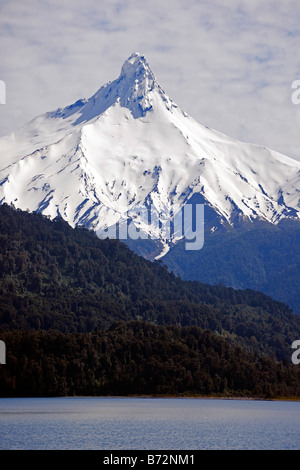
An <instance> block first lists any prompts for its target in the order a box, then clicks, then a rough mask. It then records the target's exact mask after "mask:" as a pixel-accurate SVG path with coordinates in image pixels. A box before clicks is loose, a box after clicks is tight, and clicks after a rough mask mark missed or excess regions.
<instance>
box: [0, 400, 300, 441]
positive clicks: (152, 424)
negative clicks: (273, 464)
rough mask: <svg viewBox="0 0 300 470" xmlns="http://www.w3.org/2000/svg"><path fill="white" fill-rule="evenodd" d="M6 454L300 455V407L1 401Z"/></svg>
mask: <svg viewBox="0 0 300 470" xmlns="http://www.w3.org/2000/svg"><path fill="white" fill-rule="evenodd" d="M0 449H1V450H14V449H21V450H61V449H64V450H68V449H71V450H84V449H85V450H107V449H113V450H120V449H124V450H131V449H134V450H159V449H161V450H189V449H190V450H204V449H210V450H213V449H217V450H239V449H243V450H247V449H249V450H264V449H265V450H273V449H274V450H275V449H276V450H282V449H291V450H292V449H297V450H299V449H300V402H292V401H290V402H289V401H256V400H223V399H192V398H191V399H189V398H183V399H181V398H106V397H105V398H102V397H101V398H98V397H96V398H93V397H78V398H77V397H76V398H75V397H65V398H0Z"/></svg>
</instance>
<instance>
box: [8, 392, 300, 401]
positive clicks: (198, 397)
mask: <svg viewBox="0 0 300 470" xmlns="http://www.w3.org/2000/svg"><path fill="white" fill-rule="evenodd" d="M1 398H4V399H7V398H17V399H18V398H30V399H38V398H141V399H166V400H167V399H179V400H184V399H189V400H191V399H193V400H238V401H242V400H245V401H291V402H298V401H299V402H300V397H297V396H296V397H274V398H268V397H251V396H236V397H235V396H226V395H224V396H218V395H211V396H210V395H146V394H145V395H144V394H143V395H135V394H133V395H65V396H62V395H58V396H47V395H46V396H22V395H20V396H14V397H10V396H6V397H0V399H1Z"/></svg>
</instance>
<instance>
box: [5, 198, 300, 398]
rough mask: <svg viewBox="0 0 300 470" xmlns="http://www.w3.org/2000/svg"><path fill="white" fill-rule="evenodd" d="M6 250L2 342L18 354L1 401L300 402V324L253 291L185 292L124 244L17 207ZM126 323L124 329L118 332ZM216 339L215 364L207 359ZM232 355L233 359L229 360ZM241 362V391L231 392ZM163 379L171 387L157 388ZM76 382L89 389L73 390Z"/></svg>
mask: <svg viewBox="0 0 300 470" xmlns="http://www.w3.org/2000/svg"><path fill="white" fill-rule="evenodd" d="M0 250H1V251H0V273H1V274H0V276H1V277H0V339H2V340H5V341H6V343H7V364H6V365H5V366H3V367H1V369H0V378H1V383H2V392H1V393H2V395H3V394H4V395H5V390H6V393H7V394H15V395H16V394H24V393H26V394H27V395H28V394H29V395H30V394H38V395H39V394H43V393H44V394H45V393H49V394H50V393H52V394H60V393H63V394H73V393H75V394H79V393H83V394H84V393H95V394H98V393H101V394H104V393H110V394H113V393H116V394H118V393H172V390H173V392H174V393H184V392H187V393H221V392H222V390H221V389H223V391H225V390H228V391H229V392H230V393H235V392H237V393H244V392H243V390H244V391H245V390H246V392H245V393H248V394H249V393H250V394H251V393H253V394H260V393H267V390H268V393H269V394H270V393H271V391H270V390H272V388H273V392H272V393H275V394H289V395H297V394H298V382H299V369H298V368H297V366H293V365H292V364H291V359H290V358H291V353H292V350H291V344H292V342H293V341H294V340H295V339H299V338H300V317H299V316H297V315H295V314H293V313H292V311H291V310H290V309H289V308H288V307H287V306H286V305H285V304H283V303H280V302H275V301H273V300H272V299H271V298H269V297H267V296H266V295H264V294H262V293H259V292H255V291H251V290H246V291H242V290H234V289H231V288H225V287H222V286H215V287H212V286H209V285H206V284H201V283H199V282H186V281H182V280H181V279H180V278H178V277H176V276H175V275H174V274H172V273H170V272H168V270H167V268H166V267H164V266H162V265H161V263H158V262H155V263H151V262H150V261H146V260H145V259H143V258H141V257H138V256H137V255H136V254H134V253H133V252H132V251H131V250H129V248H128V247H126V246H125V245H124V244H123V243H121V242H120V241H118V240H99V239H98V238H97V237H96V236H95V235H94V234H93V233H91V232H88V231H87V230H86V229H81V228H77V229H72V228H71V227H70V226H69V225H68V224H67V223H66V222H64V221H63V220H62V219H60V218H58V219H55V220H54V221H50V220H48V219H47V218H45V217H43V216H41V215H39V214H29V213H26V212H22V211H20V210H15V209H13V208H12V207H9V206H6V205H2V206H0ZM132 321H133V323H132ZM115 322H122V323H121V324H122V325H123V326H122V327H120V328H119V327H118V328H117V329H116V327H115V325H116V323H115ZM128 322H131V323H129V324H127V323H128ZM134 322H135V323H134ZM113 325H114V326H113ZM195 328H196V329H195ZM205 330H209V331H207V332H206V333H205ZM143 331H147V334H146V336H145V334H144V333H143V334H141V332H143ZM185 332H191V334H192V335H193V334H194V333H193V332H196V333H195V334H196V340H195V341H194V340H193V341H192V342H189V341H187V338H188V337H189V334H187V333H185ZM174 335H175V336H174ZM205 335H208V336H205ZM158 337H159V340H158V339H157V340H156V343H155V342H152V341H151V338H153V340H154V338H158ZM208 337H209V338H210V339H209V340H210V342H211V343H210V346H209V348H208V349H209V353H208V349H207V348H206V346H205V348H204V347H202V343H203V341H204V338H208ZM112 338H114V340H113V339H112ZM145 338H147V341H145ZM164 338H165V339H164ZM178 338H180V340H179V339H178ZM119 340H120V341H119ZM202 340H203V341H202ZM103 341H104V343H107V348H108V349H106V350H104V349H103V348H102V346H101V347H100V343H101V344H103ZM164 341H165V344H164ZM178 341H179V343H180V346H178V348H177V347H175V344H177V345H178V344H179V343H178ZM214 342H215V347H214V346H213V345H212V343H214ZM55 344H56V346H55ZM155 344H156V346H155ZM158 344H159V346H158ZM203 344H204V343H203ZM138 345H140V346H138ZM146 345H147V347H146ZM219 345H221V346H220V348H221V349H220V351H221V352H219V353H217V351H219V349H218V348H219ZM136 348H140V349H139V350H140V352H139V353H137V349H136ZM145 348H146V349H145ZM224 348H225V349H224ZM228 348H230V349H228ZM214 349H215V353H214V354H217V356H218V358H217V356H214V354H212V351H213V350H214ZM223 350H224V351H226V350H228V351H230V354H229V353H228V354H229V355H228V356H227V358H226V357H224V356H223V354H222V351H223ZM105 351H106V352H105ZM107 351H109V356H107ZM128 351H129V352H130V353H129V352H128ZM159 351H161V354H162V357H161V358H160V352H159ZM163 351H165V353H163ZM128 354H129V355H128ZM266 355H267V356H268V359H266ZM132 357H134V359H132ZM167 357H168V359H167ZM212 357H213V358H214V359H212ZM237 357H239V358H240V359H239V360H240V363H241V369H240V372H241V373H240V374H238V375H240V377H243V374H244V379H245V380H244V379H243V380H242V379H241V380H242V381H241V382H240V383H239V382H238V381H236V380H235V379H233V376H232V380H231V381H230V374H233V371H234V370H237V367H236V363H237V360H238V359H237ZM130 358H131V359H132V361H131V359H130ZM266 360H267V362H266V363H263V362H260V361H266ZM275 360H276V361H283V363H278V362H276V361H275ZM197 361H198V365H197ZM199 361H200V362H199ZM268 361H269V362H268ZM46 364H48V365H46ZM151 364H152V366H151V367H150V365H151ZM154 364H155V365H156V366H155V367H154ZM159 364H160V365H159ZM213 364H215V366H216V367H217V368H216V369H214V366H213ZM217 364H218V366H217ZM233 364H235V366H234V367H232V365H233ZM242 364H243V365H242ZM249 364H252V365H251V367H249ZM262 364H265V365H262ZM266 364H268V366H267V368H268V370H269V371H271V372H270V373H266V370H265V366H266ZM49 367H50V369H51V371H52V372H51V373H50V372H49V374H50V375H49V374H48V372H47V370H48V371H49ZM131 368H132V369H131ZM155 368H156V370H160V371H161V372H160V376H161V380H160V381H159V380H158V379H155V380H156V382H155V385H153V383H152V385H151V384H150V382H149V380H150V381H151V380H152V379H151V377H152V376H153V374H154V375H155ZM180 370H181V372H179V371H180ZM222 370H223V372H222ZM242 370H244V372H242ZM246 370H248V371H249V380H250V382H251V380H252V382H251V384H252V385H251V386H250V382H249V381H248V382H247V380H248V378H247V374H246ZM250 370H251V374H252V375H251V374H250ZM25 371H26V373H25ZM76 371H77V372H76ZM80 371H81V372H80ZM130 371H131V372H130ZM132 371H134V374H133V373H132ZM147 371H148V372H147ZM230 371H231V372H230ZM259 371H261V373H260V372H259ZM45 374H46V375H45ZM47 374H48V375H47ZM76 374H79V375H78V377H80V378H78V381H79V382H80V383H81V384H82V385H80V386H79V385H78V384H79V382H78V384H77V385H76V386H75V385H72V383H73V382H72V381H73V380H75V376H77V375H76ZM180 374H181V375H180ZM197 374H198V375H197ZM199 374H200V375H199ZM245 374H246V375H245ZM286 374H287V375H286ZM289 374H290V375H289ZM121 376H124V377H127V378H126V380H125V378H124V380H123V382H122V380H121V379H120V377H121ZM146 376H147V377H146ZM155 376H156V375H155ZM50 377H51V378H50ZM53 377H56V378H55V381H56V385H55V386H54V385H53V386H52V385H51V383H52V382H53V380H54V378H53ZM84 377H85V378H84ZM130 377H131V378H130ZM156 377H158V376H156ZM164 377H169V379H168V380H167V379H164ZM179 377H181V379H180V380H179ZM188 377H189V378H188ZM197 377H198V378H197ZM199 377H202V379H201V380H200V378H199ZM218 377H220V383H222V384H223V385H220V384H219V378H218ZM250 377H252V379H250ZM263 377H265V379H263ZM288 377H290V378H289V379H288ZM291 377H292V378H291ZM225 379H226V380H225ZM153 380H154V379H153ZM166 381H167V382H169V384H172V385H169V386H167V385H166ZM84 383H86V386H84V385H83V384H84ZM179 383H180V384H179ZM258 383H259V384H260V385H259V387H258ZM63 384H65V385H63ZM105 384H106V385H105ZM114 384H115V385H114ZM141 384H144V385H143V386H142V385H141ZM163 384H165V385H163ZM184 384H185V385H184ZM200 384H201V386H200ZM205 384H206V385H205ZM209 384H210V385H209ZM217 384H219V385H217ZM267 384H269V385H267ZM272 384H273V387H272ZM114 387H115V388H114ZM257 387H258V388H257ZM47 390H48V392H47ZM51 390H52V392H50V391H51Z"/></svg>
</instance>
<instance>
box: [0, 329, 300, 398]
mask: <svg viewBox="0 0 300 470" xmlns="http://www.w3.org/2000/svg"><path fill="white" fill-rule="evenodd" d="M1 337H2V339H3V340H4V341H5V343H6V345H7V364H6V365H5V366H3V367H1V368H0V383H1V389H0V395H1V396H2V397H4V396H20V395H21V396H66V395H68V396H73V395H94V396H96V395H133V394H140V395H143V394H145V395H170V394H171V395H178V396H181V395H185V396H187V395H189V396H190V395H206V396H211V395H222V396H228V397H230V396H232V397H235V396H251V397H262V398H275V397H279V396H285V397H288V396H300V369H299V367H297V366H295V365H292V364H291V365H288V366H287V365H286V366H284V365H283V364H282V363H278V362H276V361H275V360H273V359H271V358H270V357H268V356H258V355H255V354H254V353H247V352H245V351H244V350H243V349H242V348H240V347H236V346H235V347H234V346H232V345H230V344H229V343H228V342H227V341H226V340H225V339H224V338H221V337H217V336H216V335H215V334H213V333H212V332H210V331H208V330H202V329H201V328H199V327H197V326H189V327H181V326H178V325H177V326H175V325H164V326H157V325H153V324H149V323H146V322H140V321H132V322H126V323H124V322H118V323H114V324H113V325H112V326H111V327H110V328H109V330H107V331H99V330H95V331H94V332H90V333H72V334H71V333H65V334H64V333H61V332H58V331H47V332H46V331H21V330H19V331H14V332H3V333H2V335H1Z"/></svg>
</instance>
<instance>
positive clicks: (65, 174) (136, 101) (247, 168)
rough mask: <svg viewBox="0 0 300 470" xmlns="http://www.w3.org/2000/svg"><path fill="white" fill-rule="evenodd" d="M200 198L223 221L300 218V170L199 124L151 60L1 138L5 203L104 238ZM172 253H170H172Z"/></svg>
mask: <svg viewBox="0 0 300 470" xmlns="http://www.w3.org/2000/svg"><path fill="white" fill-rule="evenodd" d="M196 194H200V195H201V197H202V198H203V199H204V200H205V202H206V203H207V204H208V205H209V206H210V207H211V208H212V209H213V210H214V211H215V212H216V214H218V216H219V217H220V219H222V220H226V221H228V222H229V223H230V222H231V220H232V218H233V215H236V214H237V213H238V214H239V215H241V216H242V217H246V218H250V219H254V218H257V217H260V218H263V219H265V220H268V221H270V222H272V223H277V222H278V221H279V220H281V219H282V218H285V217H291V218H296V219H299V218H300V162H297V161H295V160H292V159H290V158H288V157H285V156H284V155H281V154H279V153H277V152H275V151H272V150H270V149H267V148H263V147H259V146H255V145H251V144H246V143H242V142H239V141H237V140H234V139H230V138H229V137H226V136H225V135H223V134H220V133H218V132H216V131H214V130H212V129H208V128H207V127H204V126H202V125H200V124H199V123H197V122H196V121H194V120H193V119H192V118H191V117H190V116H188V115H187V114H186V113H184V112H183V111H182V110H181V109H180V108H179V107H178V106H177V105H176V104H175V103H173V102H172V101H171V99H170V98H169V97H168V96H167V95H166V94H165V92H164V91H163V90H162V88H161V87H160V85H159V84H158V82H157V81H156V79H155V77H154V75H153V73H152V71H151V69H150V67H149V65H148V63H147V62H146V60H145V58H144V57H143V56H141V55H140V54H138V53H135V54H132V55H131V56H130V57H129V58H128V59H127V61H126V62H125V63H124V65H123V67H122V69H121V73H120V76H119V77H118V78H117V79H116V80H114V81H113V82H109V83H108V84H106V85H104V86H102V87H101V88H100V89H99V90H98V91H97V92H96V93H95V94H94V95H93V96H92V97H91V98H89V99H84V100H78V101H77V102H76V103H74V104H73V105H70V106H68V107H66V108H63V109H61V108H60V109H58V110H55V111H52V112H49V113H46V114H44V115H41V116H38V117H37V118H36V119H34V120H32V121H31V122H29V123H28V124H26V125H25V126H24V127H23V128H21V129H20V130H19V131H17V132H15V133H13V134H10V135H8V136H6V137H3V138H1V139H0V201H1V202H2V203H3V202H6V203H11V202H13V203H14V205H15V206H16V207H19V208H21V209H27V208H28V209H29V210H30V211H40V212H43V213H44V214H47V215H50V216H51V217H55V216H56V215H61V216H62V217H63V218H64V219H65V220H67V221H68V222H69V223H70V224H71V225H73V226H75V225H78V224H81V225H85V226H87V227H89V228H93V229H101V228H104V227H106V226H111V225H113V224H115V223H116V222H118V221H119V220H120V221H123V222H124V220H126V219H127V217H128V210H130V211H131V214H133V213H134V212H135V213H136V216H135V223H136V225H137V226H139V227H140V228H143V230H145V232H147V233H148V234H149V235H150V236H151V235H153V234H155V235H156V236H157V237H159V238H160V239H162V240H165V241H166V240H168V231H167V229H166V230H165V229H164V227H162V228H161V227H160V228H159V227H158V226H157V225H155V226H154V225H153V224H152V226H149V225H148V226H145V224H144V219H142V218H141V217H140V216H139V215H138V214H141V213H142V212H143V211H144V210H145V209H146V208H149V205H151V206H152V208H153V209H154V211H155V213H156V216H157V217H160V218H161V220H162V221H168V219H169V217H170V213H171V212H172V213H174V214H176V213H178V212H179V211H180V209H181V207H182V206H183V205H184V204H185V203H186V202H187V201H188V200H190V199H191V197H192V196H193V195H196ZM165 251H166V250H165V248H164V253H165Z"/></svg>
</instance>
